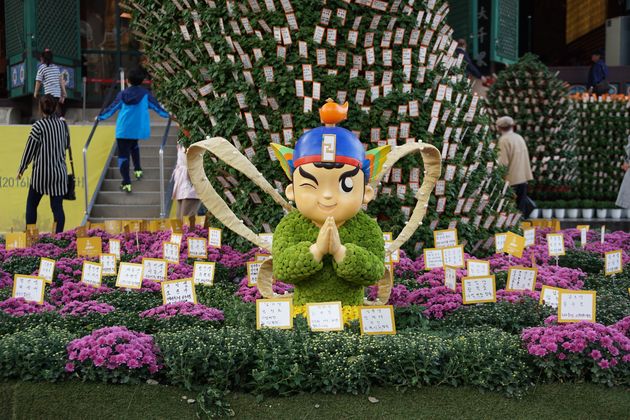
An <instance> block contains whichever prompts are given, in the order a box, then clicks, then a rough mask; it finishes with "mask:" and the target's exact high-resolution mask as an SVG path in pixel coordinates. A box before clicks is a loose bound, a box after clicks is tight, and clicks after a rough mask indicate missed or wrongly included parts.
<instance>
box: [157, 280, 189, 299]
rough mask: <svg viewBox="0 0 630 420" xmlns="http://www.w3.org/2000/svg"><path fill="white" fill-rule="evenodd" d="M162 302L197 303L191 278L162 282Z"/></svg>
mask: <svg viewBox="0 0 630 420" xmlns="http://www.w3.org/2000/svg"><path fill="white" fill-rule="evenodd" d="M162 302H163V303H164V305H166V304H169V303H177V302H191V303H197V295H196V294H195V284H194V283H193V279H182V280H170V281H164V282H162Z"/></svg>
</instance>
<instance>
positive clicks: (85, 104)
mask: <svg viewBox="0 0 630 420" xmlns="http://www.w3.org/2000/svg"><path fill="white" fill-rule="evenodd" d="M86 108H87V77H85V76H83V118H82V120H83V121H86V118H85V117H86V116H85V111H86Z"/></svg>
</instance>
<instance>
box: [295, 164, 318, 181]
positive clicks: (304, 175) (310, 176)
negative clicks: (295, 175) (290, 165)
mask: <svg viewBox="0 0 630 420" xmlns="http://www.w3.org/2000/svg"><path fill="white" fill-rule="evenodd" d="M298 171H300V175H302V176H303V177H304V178H306V179H310V180H311V181H313V182H314V183H315V184H316V185H319V182H317V178H315V177H314V176H313V175H311V174H309V173H308V172H306V171H305V170H304V169H302V167H301V166H300V167H299V168H298Z"/></svg>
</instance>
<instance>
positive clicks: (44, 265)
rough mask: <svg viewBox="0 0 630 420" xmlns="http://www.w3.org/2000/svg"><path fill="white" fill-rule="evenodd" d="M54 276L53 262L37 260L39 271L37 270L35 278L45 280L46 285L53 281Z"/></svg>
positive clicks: (44, 259) (43, 259)
mask: <svg viewBox="0 0 630 420" xmlns="http://www.w3.org/2000/svg"><path fill="white" fill-rule="evenodd" d="M54 274H55V260H51V259H50V258H43V257H42V258H41V259H40V260H39V270H37V276H38V277H41V278H43V279H44V280H46V283H51V282H52V280H53V275H54Z"/></svg>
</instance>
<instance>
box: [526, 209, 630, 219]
mask: <svg viewBox="0 0 630 420" xmlns="http://www.w3.org/2000/svg"><path fill="white" fill-rule="evenodd" d="M628 211H629V212H630V209H629V210H628ZM538 217H540V209H534V210H532V212H531V213H530V214H529V218H530V219H538Z"/></svg>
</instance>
